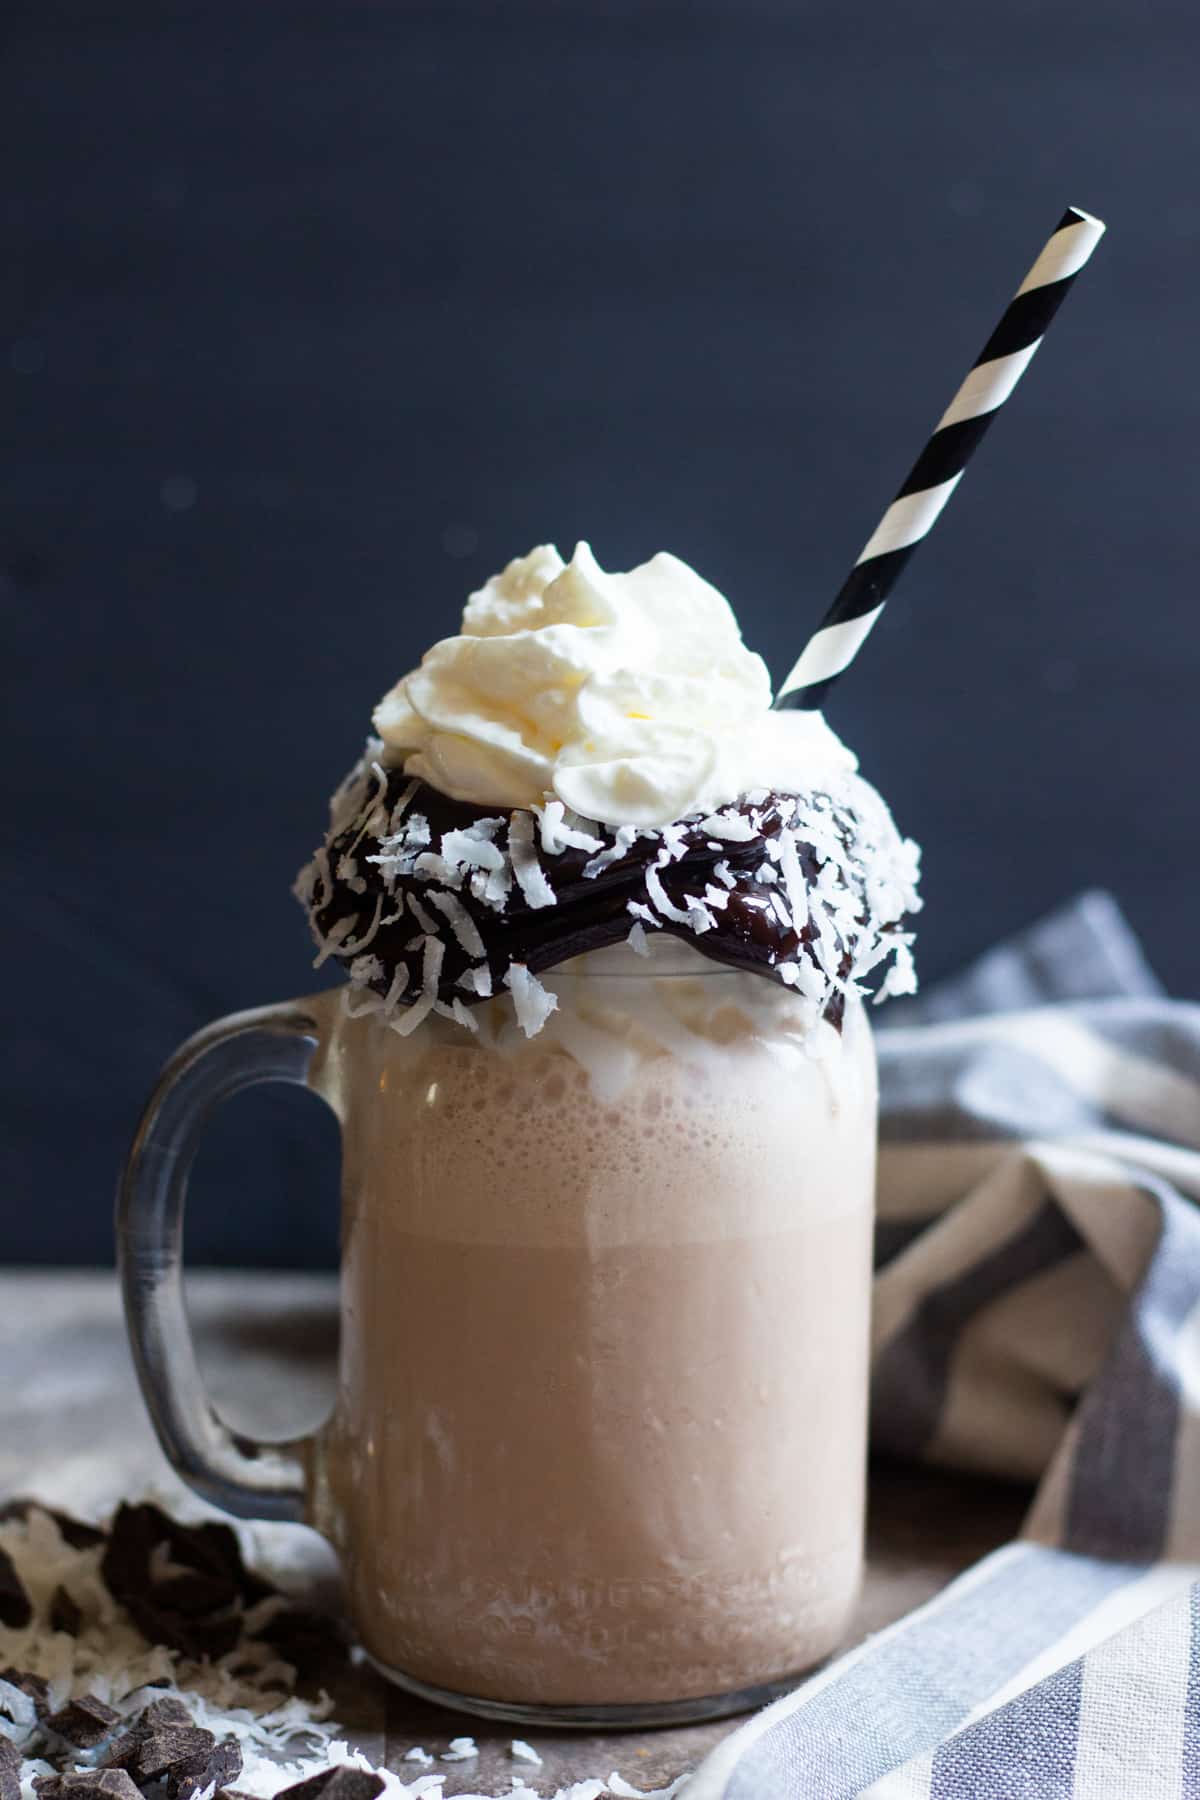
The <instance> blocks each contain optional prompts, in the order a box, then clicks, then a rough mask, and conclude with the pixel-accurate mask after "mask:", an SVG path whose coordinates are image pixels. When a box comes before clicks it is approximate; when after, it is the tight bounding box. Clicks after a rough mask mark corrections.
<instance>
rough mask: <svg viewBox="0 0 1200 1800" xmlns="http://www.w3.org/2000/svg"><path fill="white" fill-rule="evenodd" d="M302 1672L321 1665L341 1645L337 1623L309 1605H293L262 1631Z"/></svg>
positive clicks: (305, 1673)
mask: <svg viewBox="0 0 1200 1800" xmlns="http://www.w3.org/2000/svg"><path fill="white" fill-rule="evenodd" d="M259 1635H260V1636H261V1637H262V1638H264V1639H265V1641H266V1642H267V1643H268V1644H270V1645H271V1647H272V1648H273V1649H274V1650H277V1651H278V1652H279V1655H280V1656H281V1657H282V1658H283V1660H284V1661H285V1662H289V1663H291V1664H292V1665H293V1667H294V1668H296V1669H297V1670H298V1671H299V1672H300V1673H301V1674H302V1675H307V1674H309V1673H310V1672H311V1671H312V1670H313V1669H317V1668H320V1667H321V1666H322V1664H323V1663H325V1662H326V1661H327V1660H328V1659H329V1657H330V1656H331V1655H332V1654H334V1652H336V1651H337V1649H338V1648H339V1636H338V1629H337V1626H336V1624H335V1623H334V1621H333V1620H332V1619H329V1618H327V1617H326V1615H325V1614H324V1613H319V1612H315V1611H314V1610H313V1608H312V1607H309V1606H289V1607H287V1608H286V1610H285V1611H283V1612H281V1613H277V1614H276V1616H275V1617H274V1618H273V1619H272V1620H271V1621H270V1623H269V1624H267V1625H264V1626H263V1628H262V1631H261V1633H260V1634H259Z"/></svg>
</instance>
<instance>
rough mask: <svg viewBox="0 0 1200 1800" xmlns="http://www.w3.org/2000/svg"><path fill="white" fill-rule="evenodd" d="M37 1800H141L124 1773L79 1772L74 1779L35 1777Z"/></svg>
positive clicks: (121, 1770) (132, 1781) (134, 1785)
mask: <svg viewBox="0 0 1200 1800" xmlns="http://www.w3.org/2000/svg"><path fill="white" fill-rule="evenodd" d="M33 1785H34V1789H35V1791H36V1793H37V1795H38V1800H142V1796H141V1794H140V1793H139V1791H138V1788H137V1785H136V1783H135V1782H134V1780H133V1778H132V1777H131V1776H130V1775H127V1774H126V1772H125V1770H124V1769H80V1770H79V1771H78V1772H77V1773H76V1774H74V1775H35V1776H34V1778H33Z"/></svg>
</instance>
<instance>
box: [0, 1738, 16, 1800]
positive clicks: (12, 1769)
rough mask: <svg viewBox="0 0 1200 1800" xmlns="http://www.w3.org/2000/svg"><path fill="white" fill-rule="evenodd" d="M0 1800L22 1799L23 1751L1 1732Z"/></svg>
mask: <svg viewBox="0 0 1200 1800" xmlns="http://www.w3.org/2000/svg"><path fill="white" fill-rule="evenodd" d="M0 1800H21V1752H20V1751H19V1750H18V1749H17V1746H16V1745H15V1744H14V1743H13V1742H12V1741H11V1739H9V1738H6V1737H5V1736H4V1735H3V1733H0Z"/></svg>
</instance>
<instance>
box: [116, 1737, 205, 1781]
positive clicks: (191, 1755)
mask: <svg viewBox="0 0 1200 1800" xmlns="http://www.w3.org/2000/svg"><path fill="white" fill-rule="evenodd" d="M216 1742H217V1740H216V1738H215V1737H214V1736H213V1734H212V1732H211V1731H206V1730H205V1729H204V1727H203V1726H202V1725H170V1726H166V1727H164V1728H163V1729H162V1730H155V1731H151V1732H150V1733H149V1734H148V1735H147V1736H146V1737H144V1738H143V1739H142V1742H141V1743H140V1744H139V1745H138V1752H137V1756H136V1758H135V1760H134V1763H133V1765H132V1766H133V1773H134V1775H135V1776H136V1777H137V1779H138V1781H139V1782H147V1781H154V1780H156V1779H157V1777H158V1776H160V1775H166V1774H168V1773H169V1772H170V1771H171V1770H174V1769H177V1768H178V1769H184V1768H187V1767H189V1766H190V1765H192V1764H194V1763H197V1762H204V1761H206V1760H207V1759H208V1758H209V1757H210V1756H211V1755H212V1753H213V1750H214V1748H215V1747H216Z"/></svg>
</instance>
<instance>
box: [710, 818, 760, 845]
mask: <svg viewBox="0 0 1200 1800" xmlns="http://www.w3.org/2000/svg"><path fill="white" fill-rule="evenodd" d="M699 829H700V830H701V831H703V832H706V833H707V834H708V836H709V837H715V838H725V839H727V840H728V841H729V842H731V843H736V844H751V843H753V842H754V839H755V838H756V837H757V836H758V832H757V831H756V830H755V828H754V825H753V824H752V822H751V821H750V820H749V819H747V818H744V817H743V815H742V814H741V813H736V812H731V813H710V814H709V815H708V817H707V818H706V819H701V821H700V825H699Z"/></svg>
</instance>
